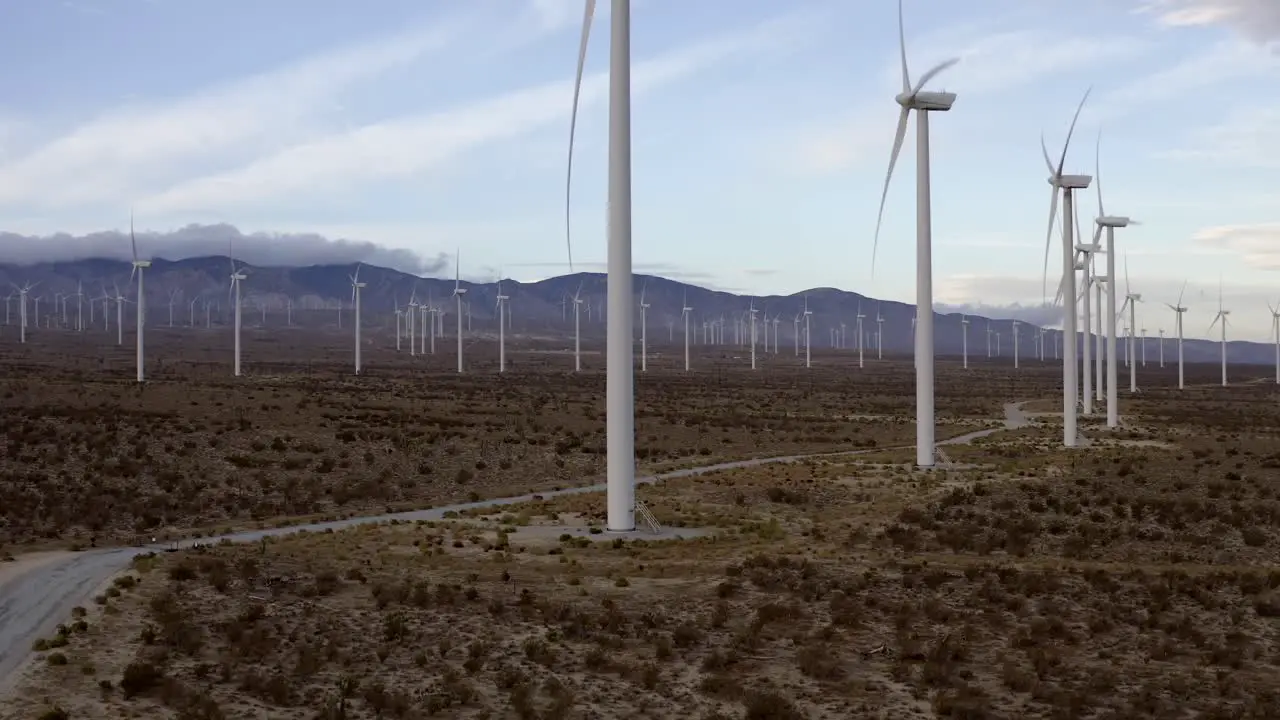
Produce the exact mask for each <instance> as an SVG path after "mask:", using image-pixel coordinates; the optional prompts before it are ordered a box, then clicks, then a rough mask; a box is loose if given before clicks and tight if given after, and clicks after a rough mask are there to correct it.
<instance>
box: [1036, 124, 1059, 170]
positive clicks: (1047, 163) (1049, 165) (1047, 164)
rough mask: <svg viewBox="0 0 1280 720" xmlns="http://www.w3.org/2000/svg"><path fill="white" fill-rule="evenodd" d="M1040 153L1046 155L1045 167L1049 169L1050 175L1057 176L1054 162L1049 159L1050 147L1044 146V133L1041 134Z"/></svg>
mask: <svg viewBox="0 0 1280 720" xmlns="http://www.w3.org/2000/svg"><path fill="white" fill-rule="evenodd" d="M1040 152H1042V153H1044V166H1045V167H1046V168H1048V170H1049V174H1050V175H1057V172H1056V171H1055V170H1054V169H1053V161H1052V160H1050V159H1049V147H1048V146H1047V145H1045V144H1044V133H1040Z"/></svg>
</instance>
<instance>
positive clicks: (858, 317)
mask: <svg viewBox="0 0 1280 720" xmlns="http://www.w3.org/2000/svg"><path fill="white" fill-rule="evenodd" d="M865 317H866V315H863V314H862V301H861V300H859V301H858V314H857V315H856V316H855V317H854V319H855V320H857V321H858V367H862V346H863V344H864V340H865V339H866V338H865V337H864V336H863V334H862V319H863V318H865ZM774 342H777V340H776V339H775V340H774ZM965 367H968V366H967V365H966V366H965Z"/></svg>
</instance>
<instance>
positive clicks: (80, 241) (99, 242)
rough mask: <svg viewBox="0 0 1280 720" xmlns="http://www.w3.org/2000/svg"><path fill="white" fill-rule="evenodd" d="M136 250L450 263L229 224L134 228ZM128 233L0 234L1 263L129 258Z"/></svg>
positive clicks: (174, 255) (424, 265)
mask: <svg viewBox="0 0 1280 720" xmlns="http://www.w3.org/2000/svg"><path fill="white" fill-rule="evenodd" d="M136 235H137V239H138V252H139V253H140V254H141V255H143V256H145V257H151V258H164V259H166V260H182V259H184V258H192V257H207V256H211V255H226V254H227V250H228V247H230V248H231V250H232V252H233V253H234V254H235V257H236V258H237V259H240V260H243V261H245V262H247V263H249V264H250V265H257V266H275V265H284V266H302V265H331V264H346V263H354V262H363V263H368V264H370V265H379V266H382V267H390V268H394V269H396V270H400V271H403V272H408V273H414V274H417V275H422V274H430V273H437V272H440V271H441V270H443V269H444V268H445V267H447V266H448V265H449V262H450V258H449V257H448V256H446V255H443V254H441V255H438V256H436V257H425V256H423V255H420V254H418V253H415V252H413V251H411V250H403V249H395V248H386V247H382V246H380V245H375V244H374V243H371V242H367V241H362V240H347V239H341V238H339V239H331V238H327V237H324V236H323V235H317V234H315V233H251V234H248V235H246V234H243V233H241V232H240V231H239V230H238V229H236V228H235V227H233V226H231V225H188V226H186V227H184V228H179V229H177V230H173V231H171V232H138V233H137V234H136ZM130 252H131V251H130V249H129V235H128V233H127V232H120V231H117V230H110V231H105V232H96V233H90V234H88V235H68V234H66V233H58V234H55V235H47V236H34V235H18V234H15V233H7V232H0V262H7V263H14V264H18V265H31V264H35V263H41V262H65V261H71V260H80V259H84V258H111V259H116V260H130V259H132V256H131V254H130Z"/></svg>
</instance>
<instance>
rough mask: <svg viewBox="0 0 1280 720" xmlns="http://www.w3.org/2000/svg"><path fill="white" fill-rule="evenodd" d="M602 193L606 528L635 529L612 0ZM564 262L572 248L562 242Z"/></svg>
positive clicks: (619, 47)
mask: <svg viewBox="0 0 1280 720" xmlns="http://www.w3.org/2000/svg"><path fill="white" fill-rule="evenodd" d="M595 5H596V3H595V0H586V3H585V8H584V13H583V18H582V38H581V41H580V42H579V45H578V67H577V74H576V76H575V78H574V86H573V111H572V120H571V121H570V126H569V163H568V164H569V168H570V172H569V173H566V175H567V177H566V179H565V186H566V187H565V226H566V234H565V241H566V245H569V242H568V241H569V235H568V225H569V191H568V188H569V187H570V185H571V180H572V174H571V173H572V167H573V136H574V131H575V129H576V125H577V119H578V100H579V96H580V95H581V92H582V74H583V69H584V67H585V65H586V60H587V41H588V38H589V37H590V32H591V19H592V16H593V15H594V13H595ZM609 20H610V25H611V28H610V29H611V32H610V42H609V190H608V204H607V207H608V211H607V214H608V222H607V223H606V228H607V230H606V232H607V235H608V247H609V250H608V262H609V274H608V283H607V289H608V305H607V311H608V322H607V325H606V332H607V341H606V349H607V353H606V359H605V368H606V374H605V385H606V389H605V406H606V429H605V442H606V445H607V451H606V452H607V456H606V466H607V468H608V470H607V478H606V488H607V490H606V494H607V496H608V498H607V500H606V504H607V506H608V520H607V527H608V529H609V530H612V531H617V532H630V531H632V530H634V529H635V469H636V468H635V377H634V374H633V371H634V366H633V363H634V361H635V360H634V348H633V343H634V342H635V336H634V335H633V334H632V320H631V299H632V297H634V296H633V295H632V291H631V280H632V275H631V272H632V266H631V2H630V0H612V5H611V11H610V13H609ZM569 262H570V265H572V264H573V250H572V247H569Z"/></svg>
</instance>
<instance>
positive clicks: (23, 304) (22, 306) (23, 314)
mask: <svg viewBox="0 0 1280 720" xmlns="http://www.w3.org/2000/svg"><path fill="white" fill-rule="evenodd" d="M39 284H40V283H27V284H26V285H23V286H22V287H18V286H17V285H14V286H13V289H14V290H17V291H18V342H19V343H25V342H26V341H27V295H29V294H30V293H31V291H32V290H33V289H35V287H36V285H39Z"/></svg>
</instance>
